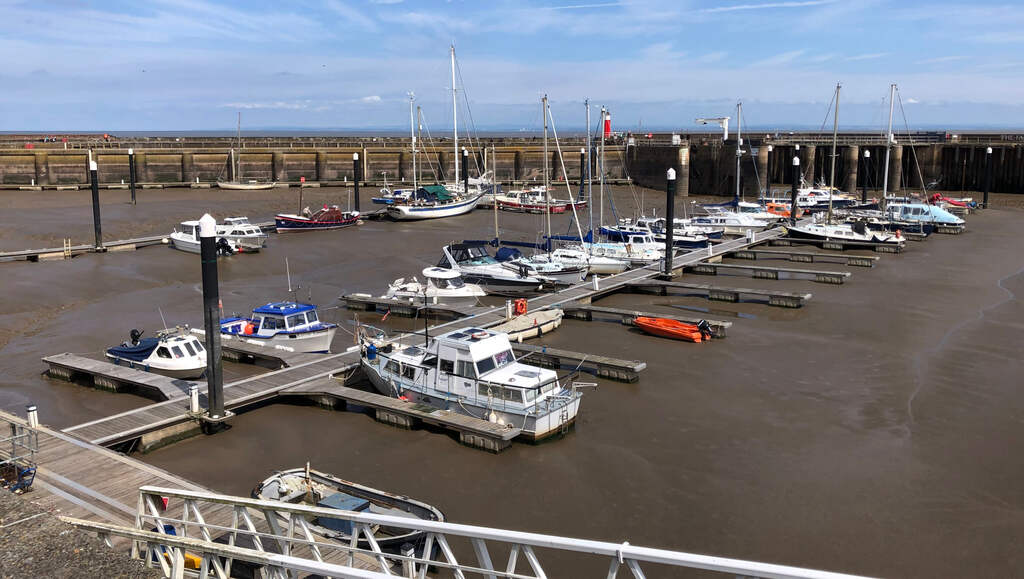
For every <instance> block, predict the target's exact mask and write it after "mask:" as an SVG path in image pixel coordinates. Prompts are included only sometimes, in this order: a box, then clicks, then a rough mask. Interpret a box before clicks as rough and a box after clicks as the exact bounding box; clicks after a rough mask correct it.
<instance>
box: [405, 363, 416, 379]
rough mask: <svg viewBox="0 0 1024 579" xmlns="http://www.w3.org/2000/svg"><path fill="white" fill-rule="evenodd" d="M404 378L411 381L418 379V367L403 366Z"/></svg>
mask: <svg viewBox="0 0 1024 579" xmlns="http://www.w3.org/2000/svg"><path fill="white" fill-rule="evenodd" d="M402 377H403V378H408V379H409V380H415V379H416V366H402Z"/></svg>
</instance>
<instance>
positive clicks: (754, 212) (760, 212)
mask: <svg viewBox="0 0 1024 579" xmlns="http://www.w3.org/2000/svg"><path fill="white" fill-rule="evenodd" d="M736 212H737V213H740V214H742V215H748V216H750V217H753V218H754V219H757V220H758V221H764V222H765V223H769V224H771V223H779V222H781V221H784V220H785V219H786V218H785V217H783V216H781V215H779V214H777V213H770V212H769V211H768V210H766V209H765V207H764V205H761V204H760V203H751V202H750V201H740V202H739V203H737V204H736Z"/></svg>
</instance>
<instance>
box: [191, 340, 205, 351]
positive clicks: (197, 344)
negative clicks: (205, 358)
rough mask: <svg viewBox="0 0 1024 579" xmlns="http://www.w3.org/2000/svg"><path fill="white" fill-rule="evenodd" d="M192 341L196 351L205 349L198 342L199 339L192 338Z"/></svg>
mask: <svg viewBox="0 0 1024 579" xmlns="http://www.w3.org/2000/svg"><path fill="white" fill-rule="evenodd" d="M192 343H193V344H195V346H196V352H204V351H205V349H204V348H203V343H202V342H200V341H199V340H193V341H192Z"/></svg>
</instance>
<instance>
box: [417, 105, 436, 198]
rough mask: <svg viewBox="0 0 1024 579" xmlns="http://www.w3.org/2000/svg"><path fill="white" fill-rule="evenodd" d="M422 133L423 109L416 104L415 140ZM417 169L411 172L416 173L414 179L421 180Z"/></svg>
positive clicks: (419, 139)
mask: <svg viewBox="0 0 1024 579" xmlns="http://www.w3.org/2000/svg"><path fill="white" fill-rule="evenodd" d="M422 135H423V111H422V110H421V109H420V106H419V105H416V142H420V141H421V140H422V139H421V137H422ZM415 158H416V157H413V159H415ZM434 160H435V161H436V160H437V159H436V158H435V159H434ZM427 161H428V162H429V161H430V158H429V157H428V158H427ZM417 170H418V167H417V168H414V169H413V172H414V173H416V179H418V180H420V181H422V179H420V178H419V177H420V175H419V173H418V172H417Z"/></svg>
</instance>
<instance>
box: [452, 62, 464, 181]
mask: <svg viewBox="0 0 1024 579" xmlns="http://www.w3.org/2000/svg"><path fill="white" fill-rule="evenodd" d="M451 55H452V137H453V138H454V139H455V183H456V185H455V188H456V189H458V188H459V187H458V182H459V110H458V107H457V106H456V102H455V45H454V44H452V45H451ZM467 193H468V191H467Z"/></svg>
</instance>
